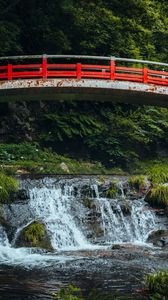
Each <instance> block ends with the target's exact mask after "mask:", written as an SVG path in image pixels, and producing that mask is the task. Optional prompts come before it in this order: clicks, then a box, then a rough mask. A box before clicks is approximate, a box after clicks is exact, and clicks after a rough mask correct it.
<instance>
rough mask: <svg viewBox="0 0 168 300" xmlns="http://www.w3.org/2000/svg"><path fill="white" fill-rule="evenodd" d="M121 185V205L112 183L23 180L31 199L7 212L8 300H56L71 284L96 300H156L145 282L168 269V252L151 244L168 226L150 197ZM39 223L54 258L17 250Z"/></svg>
mask: <svg viewBox="0 0 168 300" xmlns="http://www.w3.org/2000/svg"><path fill="white" fill-rule="evenodd" d="M114 179H115V180H116V182H117V187H118V193H117V195H116V196H115V197H114V198H107V196H106V195H107V187H108V185H109V182H110V181H111V180H112V179H111V178H110V177H109V179H107V180H106V181H105V182H103V180H102V179H100V178H98V177H96V176H81V177H71V176H51V177H44V178H40V177H39V178H36V179H34V178H29V177H27V178H22V179H20V191H25V194H26V196H25V197H19V196H18V198H15V201H14V202H12V204H10V205H7V204H6V205H4V206H3V218H4V219H5V220H6V223H7V224H8V226H6V227H5V226H4V225H0V299H1V300H8V299H11V300H15V299H17V300H23V299H24V300H30V299H31V300H34V299H43V300H47V299H54V298H53V295H52V293H54V292H56V291H58V290H59V289H60V288H62V287H66V286H67V285H68V284H70V283H73V284H74V285H76V286H78V287H80V288H81V291H82V293H83V295H84V297H85V299H89V300H94V299H95V300H96V299H99V300H104V299H105V300H106V299H108V300H109V299H119V298H117V297H118V296H119V297H121V299H148V298H147V296H145V294H143V293H142V292H141V289H142V288H143V286H144V283H143V280H144V276H145V275H146V274H148V273H150V272H153V271H155V270H160V269H166V268H168V260H167V258H168V252H167V251H166V250H164V249H162V248H160V247H154V246H153V245H152V244H150V243H148V242H147V239H148V237H149V234H150V233H151V232H153V231H157V230H159V229H167V228H168V222H167V219H166V217H165V216H164V215H163V214H158V213H156V212H155V211H153V210H151V209H150V207H149V206H148V204H147V203H145V202H144V199H143V197H142V195H140V196H139V198H138V195H136V197H132V196H131V195H132V194H131V191H129V188H128V185H127V178H125V177H121V178H119V177H116V178H113V180H114ZM35 220H38V221H40V222H42V223H43V224H44V225H45V228H46V231H47V233H48V236H49V238H50V241H51V245H52V247H53V249H54V251H53V252H47V251H45V250H44V249H43V250H42V249H39V248H26V247H18V246H17V240H18V238H19V235H20V233H21V232H22V230H23V229H24V228H26V227H27V226H28V225H29V224H31V223H32V222H33V221H35ZM94 293H95V294H94ZM91 294H92V295H93V296H91ZM95 295H96V296H95ZM107 296H108V298H106V297H107Z"/></svg>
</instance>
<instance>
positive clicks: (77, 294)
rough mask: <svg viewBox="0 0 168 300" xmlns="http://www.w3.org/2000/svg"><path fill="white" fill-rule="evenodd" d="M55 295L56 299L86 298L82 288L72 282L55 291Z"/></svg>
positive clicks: (76, 299) (74, 299) (73, 299)
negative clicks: (83, 295)
mask: <svg viewBox="0 0 168 300" xmlns="http://www.w3.org/2000/svg"><path fill="white" fill-rule="evenodd" d="M53 296H54V298H55V299H56V300H84V298H83V297H82V294H81V289H80V288H78V287H76V286H74V285H72V284H69V285H68V287H66V288H62V289H61V290H60V291H59V292H58V293H54V294H53Z"/></svg>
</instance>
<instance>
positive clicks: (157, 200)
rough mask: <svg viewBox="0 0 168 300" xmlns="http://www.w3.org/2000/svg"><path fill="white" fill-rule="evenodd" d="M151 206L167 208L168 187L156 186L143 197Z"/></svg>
mask: <svg viewBox="0 0 168 300" xmlns="http://www.w3.org/2000/svg"><path fill="white" fill-rule="evenodd" d="M145 201H147V202H148V203H149V204H150V205H151V206H155V207H161V208H165V207H167V206H168V186H167V185H161V184H160V185H156V186H154V187H152V188H151V189H150V191H149V192H148V194H147V195H146V197H145Z"/></svg>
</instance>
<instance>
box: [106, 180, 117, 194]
mask: <svg viewBox="0 0 168 300" xmlns="http://www.w3.org/2000/svg"><path fill="white" fill-rule="evenodd" d="M117 193H118V186H117V182H116V181H115V180H113V181H112V182H111V184H110V187H109V189H108V190H107V191H106V197H107V198H114V197H116V195H117Z"/></svg>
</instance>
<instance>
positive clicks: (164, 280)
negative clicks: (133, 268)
mask: <svg viewBox="0 0 168 300" xmlns="http://www.w3.org/2000/svg"><path fill="white" fill-rule="evenodd" d="M145 285H146V288H147V289H148V291H149V293H150V294H151V296H152V297H151V298H150V299H153V300H154V299H155V300H159V299H160V300H164V299H165V300H166V299H167V295H168V271H160V272H157V273H154V274H149V275H147V276H146V278H145Z"/></svg>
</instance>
